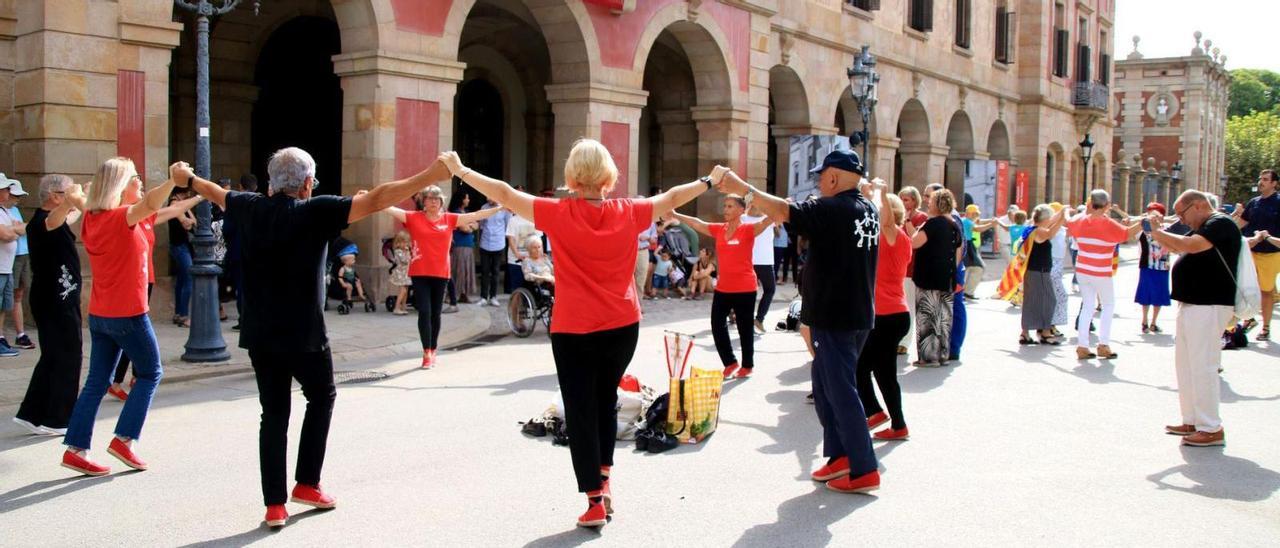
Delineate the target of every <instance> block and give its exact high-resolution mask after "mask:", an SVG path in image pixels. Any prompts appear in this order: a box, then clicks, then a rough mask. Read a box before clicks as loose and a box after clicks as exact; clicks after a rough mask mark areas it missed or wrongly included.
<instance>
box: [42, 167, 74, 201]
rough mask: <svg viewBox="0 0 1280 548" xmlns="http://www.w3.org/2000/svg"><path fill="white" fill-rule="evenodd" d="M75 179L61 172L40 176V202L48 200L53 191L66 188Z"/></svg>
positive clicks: (60, 190)
mask: <svg viewBox="0 0 1280 548" xmlns="http://www.w3.org/2000/svg"><path fill="white" fill-rule="evenodd" d="M73 183H75V181H73V180H71V177H68V176H66V175H63V174H61V173H52V174H49V175H45V176H44V177H41V178H40V203H42V204H43V203H45V202H47V201H49V198H51V197H53V193H54V192H62V191H65V190H67V187H70V186H71V185H72V184H73Z"/></svg>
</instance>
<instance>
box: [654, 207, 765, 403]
mask: <svg viewBox="0 0 1280 548" xmlns="http://www.w3.org/2000/svg"><path fill="white" fill-rule="evenodd" d="M721 211H722V212H723V213H724V222H723V223H704V222H702V220H701V219H698V218H696V217H690V216H688V215H681V214H679V213H677V214H676V218H678V219H680V222H682V223H684V224H687V225H689V228H692V229H694V230H696V231H698V232H699V233H701V234H703V235H706V236H710V237H712V238H714V239H715V241H716V255H719V256H720V279H719V281H718V282H716V290H715V293H714V294H712V296H711V338H712V339H714V340H715V342H716V352H718V353H719V354H720V364H721V365H723V366H724V378H726V379H727V378H729V377H732V376H734V373H735V372H736V373H737V376H738V378H740V379H745V378H747V377H750V376H751V371H752V368H753V367H755V333H754V332H753V331H752V324H751V322H750V321H748V318H751V317H752V314H754V313H755V305H756V272H755V267H754V266H753V265H752V261H751V256H752V249H754V248H755V241H756V236H759V235H760V233H761V232H764V230H765V229H766V228H769V226H770V225H771V224H773V221H771V220H769V219H767V218H766V219H765V220H762V221H760V222H758V223H743V222H742V214H743V213H746V211H747V202H746V201H745V200H743V199H742V196H738V195H737V194H730V195H728V196H725V197H724V205H723V206H722V209H721ZM730 312H733V314H734V316H735V317H737V318H738V322H737V323H738V341H739V344H741V345H742V366H741V368H739V366H738V359H737V358H735V357H734V356H733V345H732V344H730V343H729V313H730Z"/></svg>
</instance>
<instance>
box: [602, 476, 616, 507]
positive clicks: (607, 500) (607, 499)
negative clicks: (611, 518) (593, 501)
mask: <svg viewBox="0 0 1280 548" xmlns="http://www.w3.org/2000/svg"><path fill="white" fill-rule="evenodd" d="M600 498H601V499H602V502H604V513H605V514H608V515H613V492H612V491H610V490H609V480H607V479H606V480H604V482H602V483H601V484H600Z"/></svg>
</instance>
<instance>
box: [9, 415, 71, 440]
mask: <svg viewBox="0 0 1280 548" xmlns="http://www.w3.org/2000/svg"><path fill="white" fill-rule="evenodd" d="M13 422H14V423H16V424H17V425H19V426H21V427H23V428H26V429H27V430H29V431H31V435H33V436H65V435H66V434H67V429H66V428H49V427H47V426H36V425H35V424H32V423H31V422H29V421H24V420H22V419H20V418H18V417H14V418H13Z"/></svg>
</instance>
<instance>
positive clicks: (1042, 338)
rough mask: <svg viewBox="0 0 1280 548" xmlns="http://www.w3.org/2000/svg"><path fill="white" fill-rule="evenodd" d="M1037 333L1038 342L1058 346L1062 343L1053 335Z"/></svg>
mask: <svg viewBox="0 0 1280 548" xmlns="http://www.w3.org/2000/svg"><path fill="white" fill-rule="evenodd" d="M1039 335H1040V344H1049V345H1053V346H1058V345H1060V344H1062V341H1061V340H1060V339H1058V338H1057V337H1054V336H1053V335H1049V336H1045V334H1044V333H1039Z"/></svg>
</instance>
